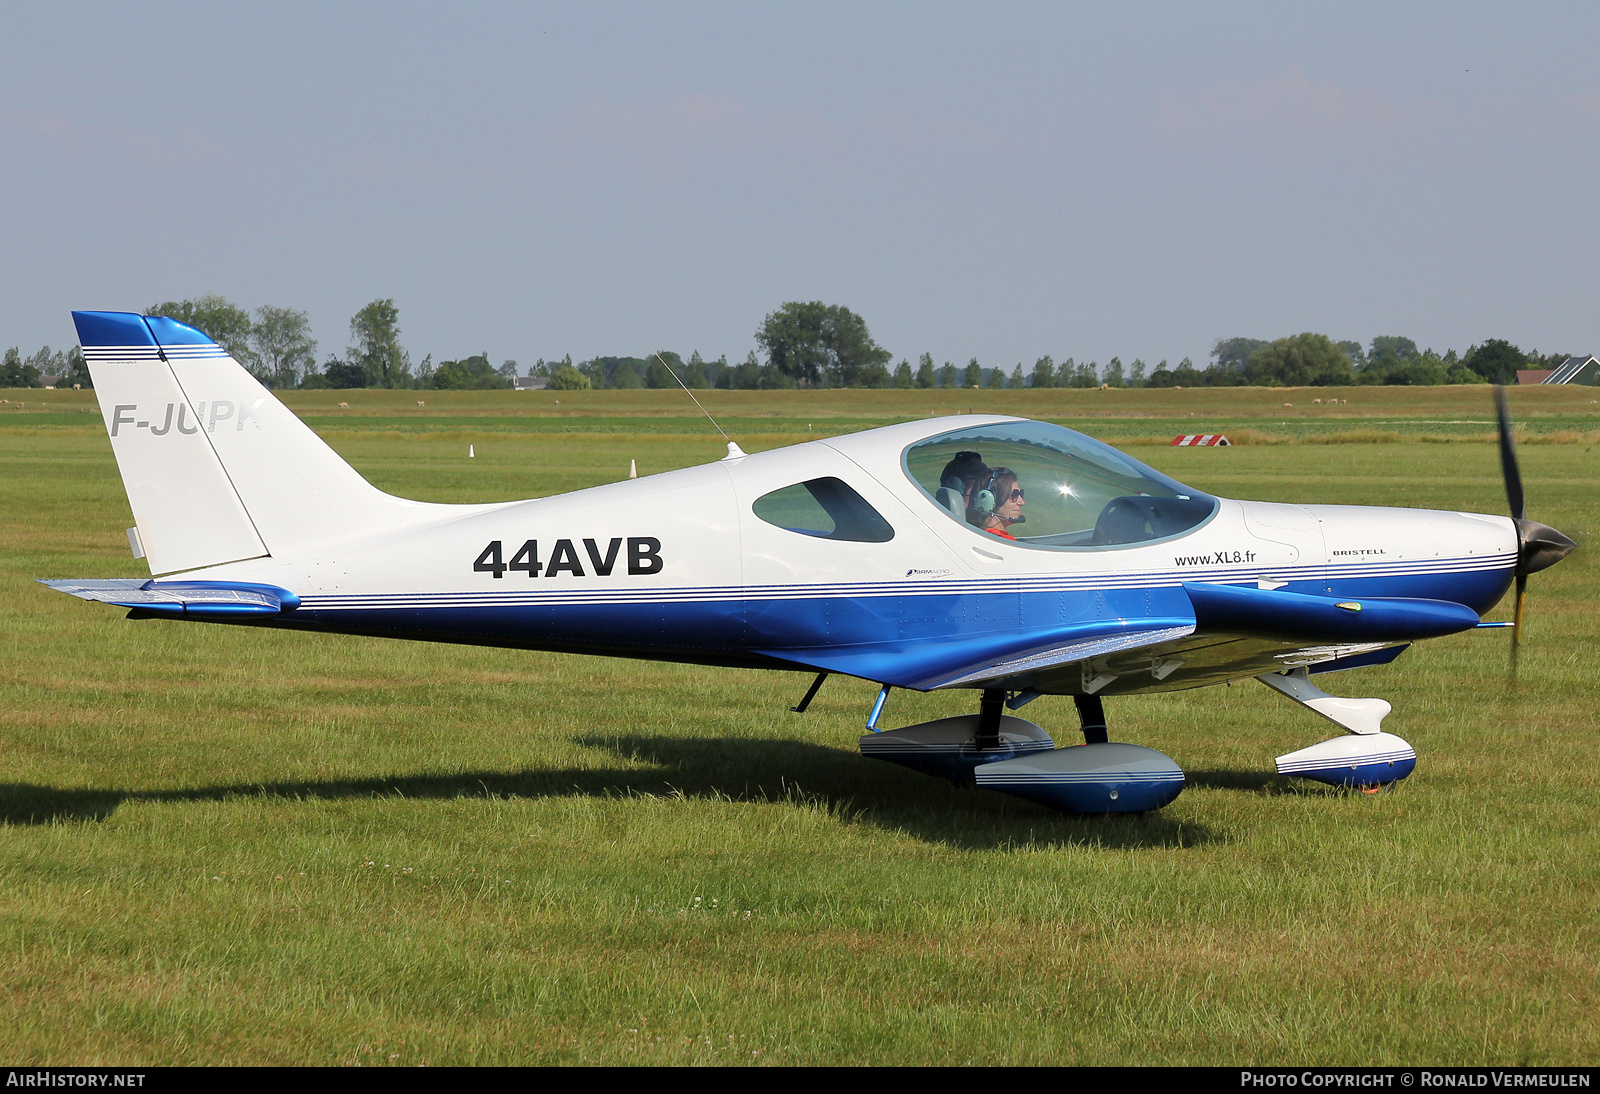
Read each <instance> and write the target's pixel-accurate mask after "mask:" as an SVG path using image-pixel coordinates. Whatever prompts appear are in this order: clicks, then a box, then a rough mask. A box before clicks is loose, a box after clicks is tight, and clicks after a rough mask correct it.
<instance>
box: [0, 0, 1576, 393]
mask: <svg viewBox="0 0 1600 1094" xmlns="http://www.w3.org/2000/svg"><path fill="white" fill-rule="evenodd" d="M0 28H3V32H0V346H8V345H19V346H21V347H22V352H23V353H24V354H27V353H30V352H32V351H33V350H34V349H36V348H37V347H38V346H39V345H41V344H46V343H48V344H50V345H53V346H57V347H62V346H69V345H71V344H72V343H73V342H74V341H75V336H74V333H73V329H72V325H71V319H70V314H69V313H70V312H71V311H72V310H73V309H96V310H143V309H144V308H146V307H147V306H149V305H151V304H154V303H156V302H158V301H163V300H172V299H184V298H188V297H194V296H199V295H201V294H203V293H213V292H214V293H220V294H222V295H223V296H225V297H227V298H229V299H230V300H232V301H234V302H236V303H238V304H240V305H242V306H244V307H246V308H250V309H254V308H256V307H259V306H261V305H268V304H270V305H276V306H286V307H292V308H296V309H300V310H304V311H306V312H307V313H308V314H309V316H310V319H311V323H312V326H313V330H314V333H315V335H316V337H317V339H318V341H319V344H320V355H321V356H324V357H325V356H326V355H327V354H329V353H336V352H340V351H342V350H343V349H344V347H345V346H346V345H347V344H348V342H349V330H348V324H349V318H350V316H351V315H353V314H354V313H355V312H356V311H357V310H358V309H359V308H361V307H362V306H363V305H365V304H366V303H368V302H369V301H371V300H374V299H379V298H391V299H393V300H394V301H395V303H396V304H397V305H398V307H399V311H400V325H401V332H402V341H403V343H404V344H405V345H406V347H407V348H408V350H409V351H410V353H411V355H412V357H413V358H414V359H416V360H421V358H422V357H423V356H424V355H427V354H431V355H432V356H433V357H434V359H435V360H436V361H438V360H444V359H449V358H458V357H461V356H466V355H469V354H473V353H477V352H480V351H487V352H488V353H489V355H490V357H491V358H492V359H493V360H494V361H495V362H496V363H499V362H500V361H502V360H504V359H506V358H513V359H516V360H518V361H519V362H521V363H522V365H523V371H526V368H527V366H528V365H529V364H531V363H532V362H533V361H534V360H535V359H537V358H545V359H549V360H556V359H559V358H560V357H562V356H563V355H564V354H569V353H570V354H571V355H572V357H573V359H574V360H583V359H585V358H588V357H592V356H596V355H602V354H605V355H612V354H614V355H644V354H646V353H647V352H648V351H649V350H650V349H652V348H654V349H663V350H665V349H672V350H676V351H678V352H680V353H682V354H683V355H684V356H686V357H687V356H688V354H689V353H690V352H691V351H693V350H699V351H700V352H701V353H702V354H704V355H705V356H706V357H707V358H715V357H717V356H718V355H720V354H727V356H728V357H729V359H730V360H740V359H742V358H743V357H744V355H745V354H746V353H747V352H749V351H750V350H751V349H754V348H755V338H754V335H755V331H756V329H757V328H758V327H759V325H760V324H761V321H762V318H763V317H764V316H765V315H766V314H767V313H769V312H771V311H773V310H775V309H776V308H778V307H779V306H780V305H781V304H782V303H784V302H785V301H790V300H821V301H824V302H825V303H829V304H843V305H845V306H846V307H849V308H851V309H852V310H854V311H856V312H858V313H860V314H861V315H862V316H863V318H865V319H866V321H867V324H868V326H869V327H870V329H871V331H872V333H873V335H874V336H875V337H876V339H877V340H878V342H879V343H880V344H881V345H883V346H884V347H885V348H887V349H888V350H890V352H891V353H893V354H894V357H895V359H896V360H899V359H901V358H910V359H911V360H912V361H913V363H914V362H915V360H916V357H917V355H918V354H920V353H923V352H929V353H931V354H933V356H934V358H935V360H936V361H939V362H943V361H945V360H953V361H956V362H957V363H965V362H966V361H967V360H968V359H969V358H972V357H977V358H978V359H979V360H980V361H981V362H982V363H983V364H984V365H1001V366H1003V367H1006V368H1007V369H1008V370H1009V369H1010V367H1011V366H1012V365H1014V364H1015V363H1017V362H1024V370H1025V371H1026V369H1027V368H1029V367H1031V364H1032V362H1033V361H1034V360H1035V359H1036V358H1037V357H1039V356H1040V355H1042V354H1051V355H1052V356H1054V357H1055V358H1056V359H1057V360H1060V359H1063V358H1066V357H1074V358H1076V359H1078V360H1080V361H1082V360H1096V361H1100V362H1104V361H1106V360H1107V359H1108V358H1110V357H1111V356H1113V355H1116V356H1120V357H1121V358H1122V359H1123V361H1124V362H1131V361H1132V360H1133V359H1134V358H1141V359H1144V360H1146V361H1148V362H1150V363H1151V364H1152V365H1154V363H1155V362H1156V361H1158V360H1161V359H1168V360H1170V361H1171V362H1173V363H1174V364H1176V362H1177V361H1178V360H1180V359H1181V358H1183V357H1191V358H1193V359H1194V360H1195V361H1196V362H1197V363H1200V364H1204V362H1205V360H1206V357H1207V355H1208V354H1209V352H1210V350H1211V346H1212V344H1213V342H1214V341H1215V340H1216V339H1218V338H1225V337H1234V336H1241V335H1242V336H1248V337H1256V338H1275V337H1281V336H1283V335H1287V334H1293V333H1298V332H1300V331H1305V330H1313V331H1319V332H1321V333H1325V334H1328V335H1331V336H1332V337H1334V338H1336V339H1341V340H1342V339H1354V340H1358V341H1361V342H1363V343H1369V342H1370V341H1371V339H1372V338H1373V337H1374V336H1375V335H1404V336H1407V337H1410V338H1413V339H1415V340H1416V341H1417V343H1418V344H1419V345H1421V346H1424V347H1427V346H1432V347H1434V348H1436V349H1438V350H1439V351H1440V352H1443V351H1444V350H1445V349H1446V348H1455V349H1457V350H1458V351H1464V350H1465V349H1466V348H1467V347H1468V346H1469V345H1471V344H1473V343H1476V342H1481V341H1483V340H1484V339H1486V338H1506V339H1509V340H1510V341H1512V342H1514V343H1516V344H1518V345H1519V346H1521V347H1522V348H1524V349H1534V348H1537V349H1539V350H1541V351H1543V352H1546V353H1550V352H1556V351H1564V352H1572V353H1578V352H1595V351H1600V309H1597V307H1596V304H1597V301H1600V293H1597V288H1600V263H1597V262H1596V258H1595V243H1596V240H1597V239H1600V231H1597V230H1600V201H1597V200H1596V195H1597V181H1600V64H1597V63H1596V61H1595V59H1594V47H1595V44H1596V43H1597V42H1600V5H1593V4H1543V5H1541V4H1525V5H1516V6H1512V5H1505V4H1496V5H1477V4H1471V3H1460V2H1457V3H1441V4H1430V3H1414V4H1401V5H1396V4H1392V3H1387V2H1385V3H1377V4H1363V3H1343V4H1338V5H1320V6H1312V5H1300V4H1283V3H1263V4H1228V3H1217V4H1203V5H1202V4H1193V3H1182V4H1177V3H1171V4H1169V3H1135V2H1128V3H1118V4H1095V5H1087V4H1086V5H1072V4H1063V3H1055V4H997V3H987V4H981V5H979V4H974V5H967V6H958V5H943V4H934V3H904V4H902V3H876V4H874V3H862V2H859V0H858V2H855V3H840V4H831V3H821V2H813V3H807V4H787V5H778V4H749V3H742V4H727V5H720V4H671V3H649V4H607V3H599V2H593V3H584V4H572V3H563V4H551V5H541V4H535V3H517V4H488V3H485V4H473V3H452V4H449V5H444V4H439V5H419V4H409V3H401V2H393V0H391V2H387V3H381V4H376V3H375V4H359V3H341V4H325V3H318V4H307V3H296V2H287V0H279V2H274V3H270V4H251V3H230V4H226V5H220V4H214V3H209V4H201V3H194V4H183V3H163V2H150V3H142V4H124V5H112V4H102V3H92V4H74V3H67V2H62V0H52V2H49V3H11V2H5V0H0Z"/></svg>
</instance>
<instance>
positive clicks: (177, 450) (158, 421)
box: [72, 312, 439, 574]
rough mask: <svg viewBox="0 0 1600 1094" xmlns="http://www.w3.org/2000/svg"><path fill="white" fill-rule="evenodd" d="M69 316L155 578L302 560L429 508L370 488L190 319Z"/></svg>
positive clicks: (412, 518)
mask: <svg viewBox="0 0 1600 1094" xmlns="http://www.w3.org/2000/svg"><path fill="white" fill-rule="evenodd" d="M72 318H73V321H74V322H75V323H76V324H77V327H78V340H79V342H80V344H81V345H82V346H83V356H84V360H85V361H86V362H87V363H88V365H89V371H90V373H91V375H92V376H93V377H94V386H95V391H96V394H97V395H98V396H99V399H100V409H101V413H102V415H103V416H104V418H105V422H106V430H107V432H109V433H110V434H111V449H112V452H113V453H114V454H115V455H116V458H117V467H118V469H119V470H120V471H121V472H122V482H123V485H124V486H125V487H126V488H127V491H128V502H129V504H130V505H131V506H132V507H133V516H134V520H135V522H136V523H137V525H138V528H139V537H140V539H141V540H142V541H143V545H144V549H145V555H146V557H147V558H148V560H149V563H150V572H151V573H153V574H164V573H172V572H174V571H177V570H189V569H194V568H195V567H199V566H213V565H217V564H220V563H224V562H235V561H240V560H243V559H251V558H261V557H264V556H268V555H270V556H274V557H285V556H288V555H295V554H301V553H304V552H306V551H307V550H308V549H310V548H314V547H316V546H320V545H323V544H331V543H335V542H338V541H340V540H346V539H352V538H355V537H356V536H358V535H362V534H366V533H372V532H382V531H386V530H397V529H398V528H400V527H403V526H406V525H410V524H413V523H415V522H417V521H418V520H419V518H421V519H425V518H426V516H427V515H429V511H431V510H434V509H436V508H439V507H435V506H431V505H425V504H422V503H419V502H410V501H405V500H403V499H400V498H396V497H392V496H390V495H388V494H385V493H383V492H382V491H380V490H378V489H376V488H375V487H373V486H372V485H371V484H370V483H368V482H367V481H366V480H365V479H363V478H362V477H361V476H360V475H359V474H358V473H357V472H356V470H355V469H354V468H353V467H351V466H350V465H349V464H347V463H345V462H344V460H343V459H341V458H340V457H339V455H338V453H336V452H334V451H333V449H331V448H329V447H328V446H327V445H326V444H325V443H323V441H322V439H321V438H320V437H318V436H317V435H316V434H315V433H313V432H312V431H311V429H310V428H309V427H307V426H306V424H305V423H304V422H302V421H300V419H299V418H297V417H295V416H294V414H293V413H292V412H291V411H290V410H289V408H288V407H286V406H284V405H283V404H282V403H280V402H279V401H278V400H277V399H275V398H274V397H273V396H272V393H271V392H269V391H268V390H267V389H266V388H264V387H262V386H261V384H260V383H258V382H257V381H256V379H255V377H253V376H251V375H250V374H249V373H248V372H246V371H245V370H244V369H243V368H241V367H240V366H239V364H238V362H236V361H235V360H234V359H233V358H232V357H230V356H228V354H227V351H225V350H223V349H222V348H221V347H220V346H218V345H216V344H215V343H214V342H212V341H211V339H210V338H208V337H206V336H205V335H204V334H201V333H200V332H199V331H197V330H195V329H194V328H193V327H188V326H185V325H184V324H182V323H179V322H177V321H176V320H173V319H162V318H156V317H148V318H147V317H145V316H140V315H135V314H132V313H129V312H73V313H72Z"/></svg>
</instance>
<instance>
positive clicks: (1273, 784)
mask: <svg viewBox="0 0 1600 1094" xmlns="http://www.w3.org/2000/svg"><path fill="white" fill-rule="evenodd" d="M1183 777H1184V779H1185V780H1187V782H1188V784H1189V785H1190V786H1199V787H1204V788H1206V789H1207V790H1249V791H1252V792H1254V793H1257V794H1294V793H1299V792H1300V791H1301V790H1302V789H1303V788H1302V787H1299V786H1297V785H1296V780H1293V779H1289V778H1286V777H1285V776H1283V775H1279V774H1277V773H1276V772H1273V771H1235V770H1229V769H1222V770H1217V771H1185V772H1184V773H1183Z"/></svg>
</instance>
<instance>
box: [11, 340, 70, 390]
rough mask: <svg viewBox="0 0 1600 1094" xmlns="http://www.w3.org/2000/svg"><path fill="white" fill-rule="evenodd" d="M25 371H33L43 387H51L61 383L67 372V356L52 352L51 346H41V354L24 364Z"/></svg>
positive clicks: (35, 355)
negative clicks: (47, 385) (45, 385)
mask: <svg viewBox="0 0 1600 1094" xmlns="http://www.w3.org/2000/svg"><path fill="white" fill-rule="evenodd" d="M22 367H23V368H24V369H32V370H33V371H34V372H35V373H37V374H38V376H39V383H40V385H41V386H43V385H44V384H46V383H48V384H49V385H50V386H51V387H55V386H57V385H58V384H59V383H60V382H61V377H62V376H64V375H66V372H67V355H66V354H65V353H60V352H57V351H55V350H52V349H51V348H50V347H49V346H40V347H39V352H38V353H36V354H34V355H33V356H32V357H29V358H28V359H27V360H26V361H24V362H22Z"/></svg>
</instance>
